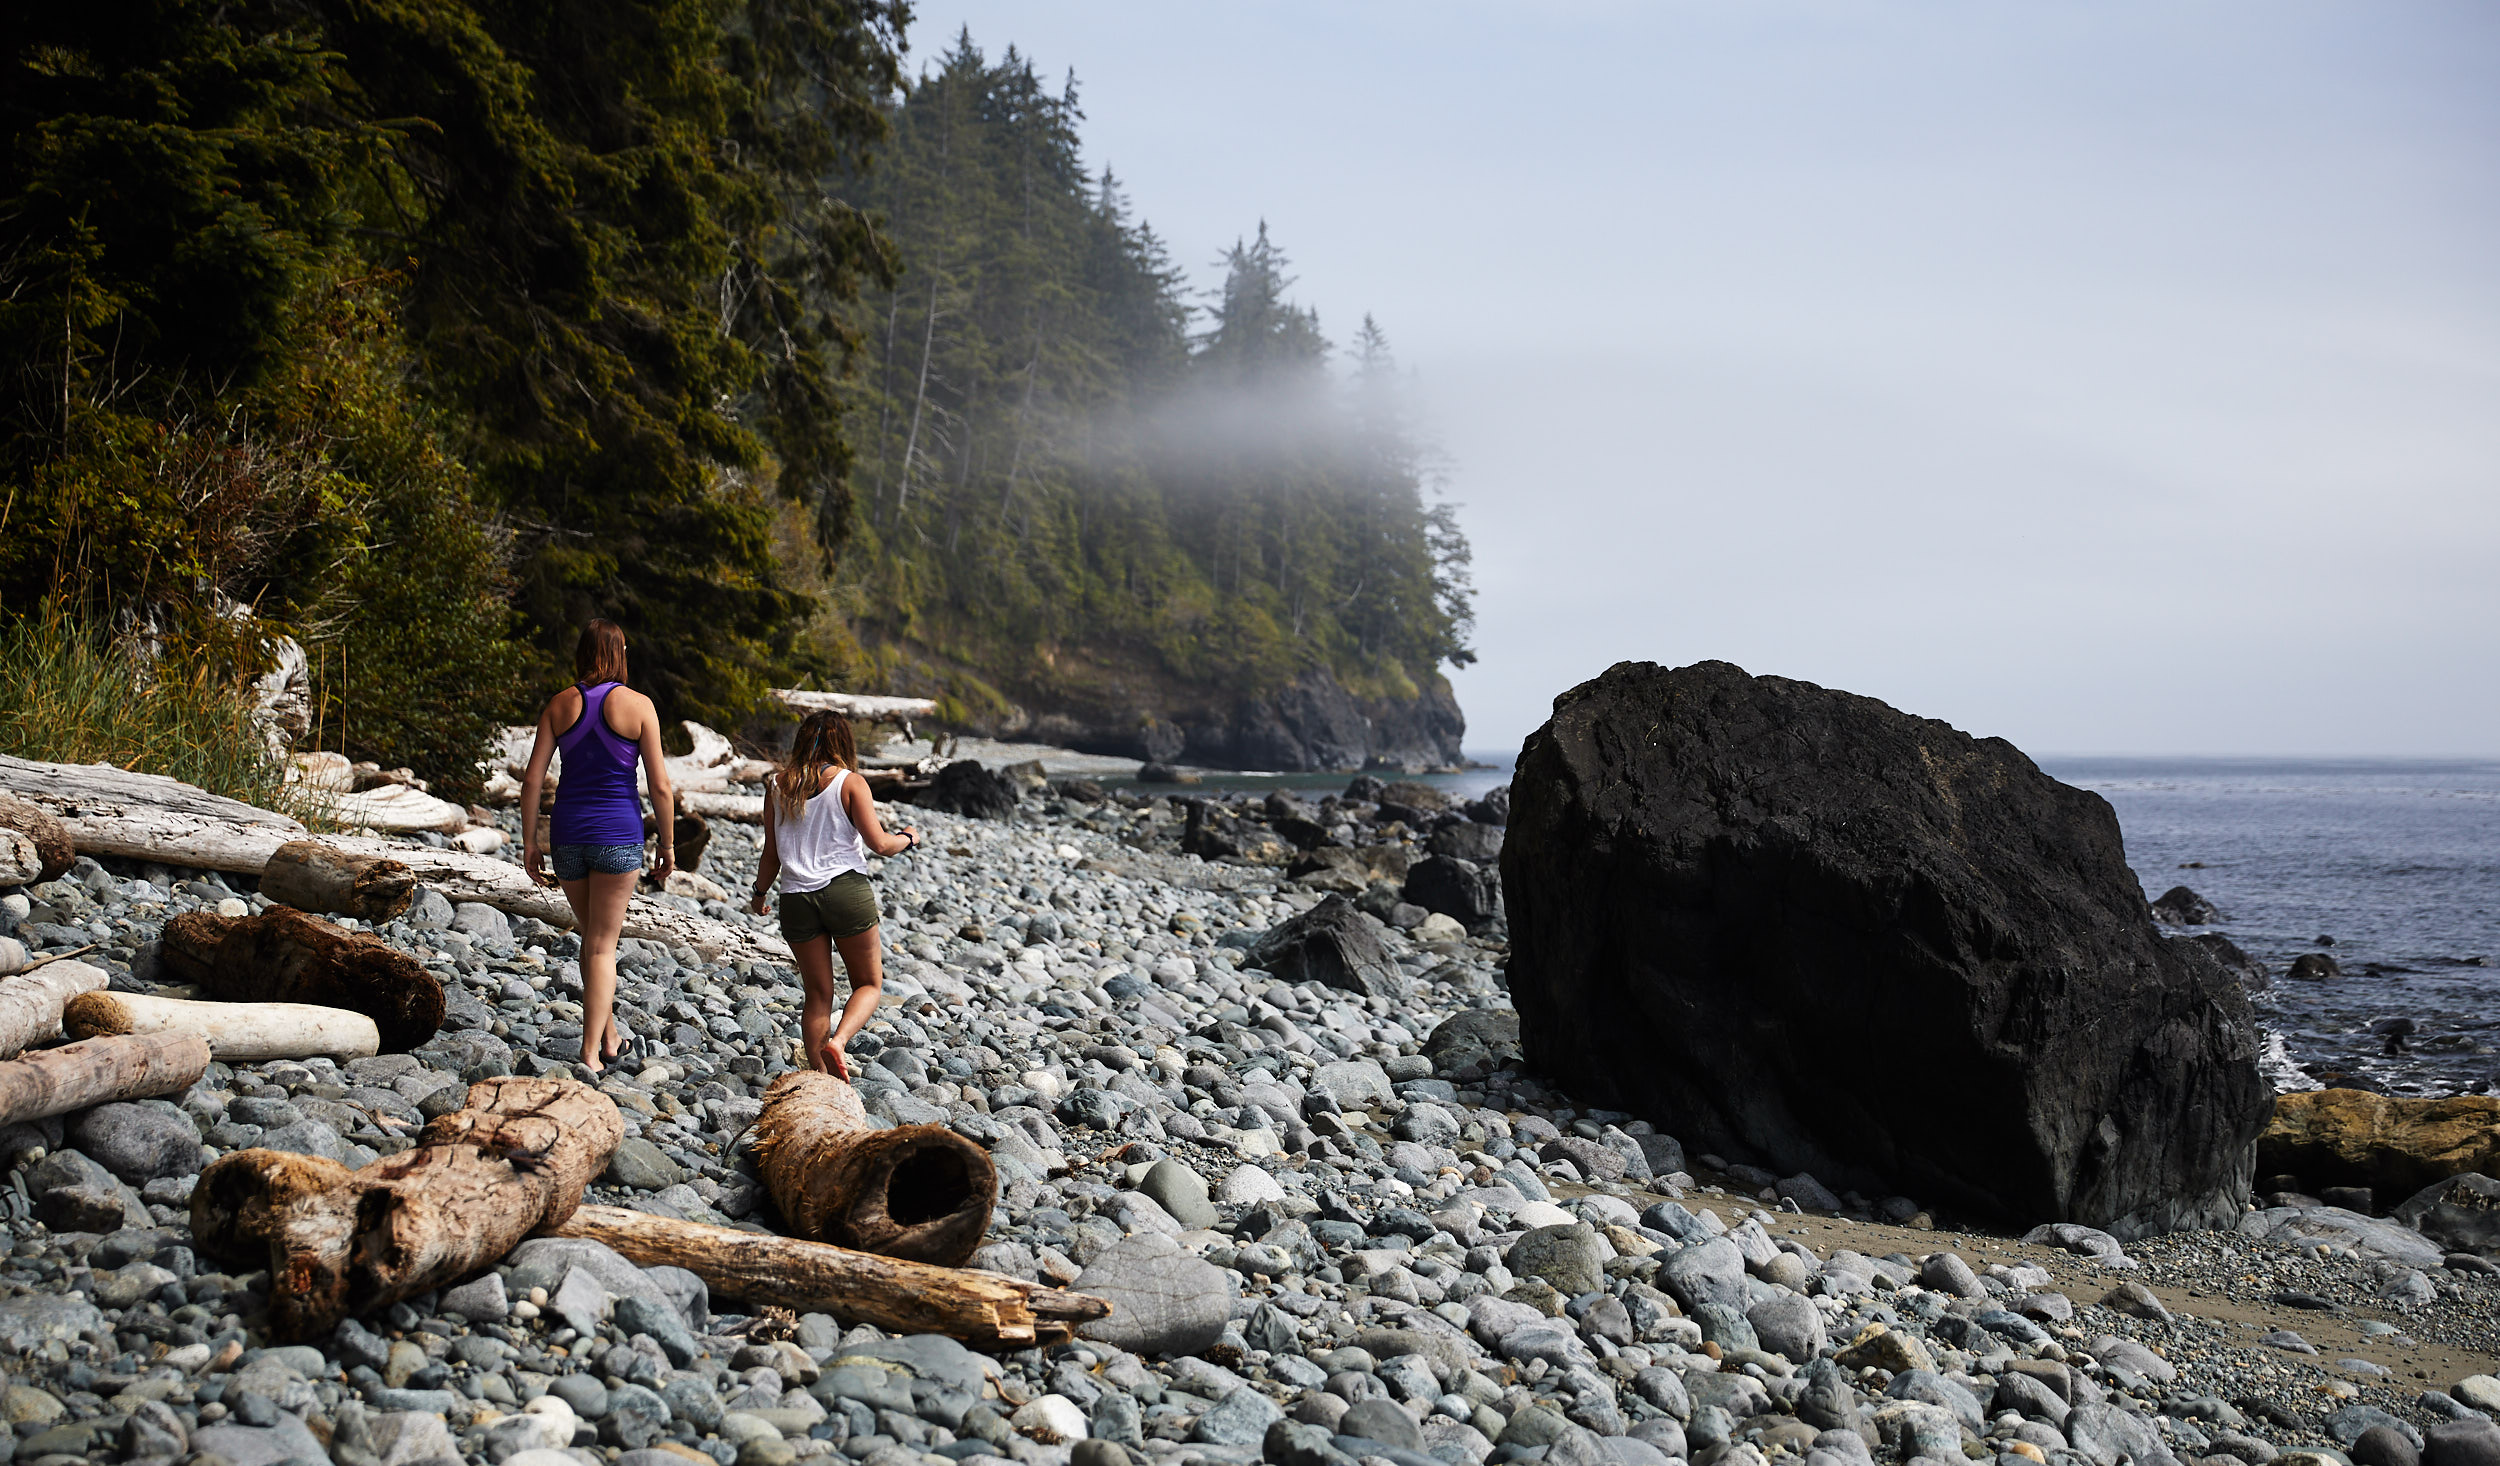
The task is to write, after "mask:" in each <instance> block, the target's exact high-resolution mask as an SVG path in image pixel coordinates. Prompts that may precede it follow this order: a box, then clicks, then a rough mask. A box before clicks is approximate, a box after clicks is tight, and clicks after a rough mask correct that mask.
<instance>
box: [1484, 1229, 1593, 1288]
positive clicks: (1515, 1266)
mask: <svg viewBox="0 0 2500 1466" xmlns="http://www.w3.org/2000/svg"><path fill="white" fill-rule="evenodd" d="M1504 1265H1505V1266H1507V1267H1509V1269H1510V1270H1511V1271H1512V1272H1513V1273H1515V1274H1517V1275H1519V1276H1521V1277H1526V1278H1543V1279H1544V1280H1545V1281H1546V1282H1547V1283H1548V1284H1549V1285H1551V1286H1552V1287H1553V1289H1554V1291H1555V1292H1557V1293H1560V1294H1562V1295H1563V1296H1564V1297H1566V1298H1571V1297H1576V1296H1578V1295H1579V1294H1582V1293H1587V1292H1592V1291H1594V1290H1596V1289H1599V1288H1602V1287H1604V1286H1606V1255H1605V1250H1604V1249H1603V1248H1602V1247H1600V1246H1599V1245H1598V1241H1597V1229H1596V1228H1594V1227H1592V1226H1590V1225H1589V1224H1588V1223H1586V1222H1572V1223H1569V1224H1567V1225H1557V1226H1551V1227H1535V1228H1531V1229H1530V1230H1529V1231H1528V1232H1527V1233H1526V1235H1524V1236H1522V1237H1521V1238H1520V1239H1519V1240H1518V1241H1516V1242H1514V1243H1512V1244H1511V1247H1510V1253H1509V1256H1508V1257H1506V1258H1505V1259H1504Z"/></svg>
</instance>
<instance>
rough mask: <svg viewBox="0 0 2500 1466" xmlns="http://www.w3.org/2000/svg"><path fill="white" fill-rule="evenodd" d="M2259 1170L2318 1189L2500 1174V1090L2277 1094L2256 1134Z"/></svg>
mask: <svg viewBox="0 0 2500 1466" xmlns="http://www.w3.org/2000/svg"><path fill="white" fill-rule="evenodd" d="M2257 1170H2258V1173H2259V1174H2260V1175H2266V1176H2278V1175H2280V1176H2298V1177H2299V1178H2300V1182H2301V1186H2302V1187H2303V1188H2304V1189H2305V1190H2308V1191H2310V1192H2311V1193H2313V1194H2314V1193H2315V1192H2316V1191H2317V1190H2318V1189H2319V1188H2321V1187H2326V1186H2367V1187H2369V1188H2370V1189H2371V1191H2373V1192H2374V1193H2376V1194H2377V1195H2379V1196H2382V1197H2398V1196H2411V1195H2412V1194H2414V1193H2415V1192H2417V1191H2420V1190H2421V1189H2422V1188H2424V1187H2426V1186H2429V1185H2431V1184H2432V1183H2434V1182H2437V1181H2441V1180H2445V1179H2446V1178H2448V1177H2450V1176H2454V1175H2458V1174H2461V1173H2463V1172H2467V1171H2479V1172H2481V1173H2482V1174H2484V1175H2486V1176H2492V1177H2500V1096H2493V1095H2487V1094H2459V1095H2449V1096H2446V1097H2444V1098H2439V1099H2406V1098H2402V1097H2399V1096H2396V1095H2386V1094H2371V1093H2368V1092H2367V1091H2364V1090H2358V1089H2319V1090H2311V1091H2309V1092H2307V1093H2305V1094H2287V1095H2282V1096H2279V1097H2278V1098H2277V1099H2276V1100H2275V1102H2274V1120H2273V1123H2271V1124H2269V1125H2268V1126H2267V1127H2266V1131H2265V1134H2263V1135H2262V1136H2260V1137H2258V1140H2257Z"/></svg>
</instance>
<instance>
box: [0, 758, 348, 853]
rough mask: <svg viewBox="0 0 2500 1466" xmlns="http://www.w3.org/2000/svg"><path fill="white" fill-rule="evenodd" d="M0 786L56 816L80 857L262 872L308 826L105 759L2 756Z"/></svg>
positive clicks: (302, 834)
mask: <svg viewBox="0 0 2500 1466" xmlns="http://www.w3.org/2000/svg"><path fill="white" fill-rule="evenodd" d="M0 789H6V790H8V791H10V792H11V793H13V794H16V795H17V796H18V797H19V798H20V799H23V800H25V801H26V802H28V803H30V804H33V805H35V806H36V807H37V808H39V809H42V810H44V811H46V812H48V813H50V814H52V815H53V816H54V817H56V818H57V819H59V820H60V822H61V824H62V826H63V828H64V829H65V830H66V831H67V832H68V834H69V838H70V841H71V843H72V844H74V845H75V846H76V847H77V849H78V853H79V854H82V855H120V856H126V857H128V858H130V859H133V860H153V861H161V862H163V863H164V864H166V865H187V866H194V867H197V868H199V869H202V870H238V871H241V870H248V871H257V870H259V869H260V868H261V867H262V866H264V865H267V864H268V863H269V857H270V855H271V853H272V852H274V851H276V850H277V848H278V847H279V846H281V845H283V844H285V843H286V842H287V841H289V840H301V839H303V838H304V827H303V826H302V825H300V824H298V823H296V822H295V821H294V820H291V819H289V818H287V817H286V816H285V815H282V814H277V813H274V812H272V811H270V810H266V809H260V808H258V807H256V806H253V805H249V804H245V803H243V802H242V801H241V800H239V799H226V798H223V797H221V796H219V795H215V794H211V793H208V792H207V791H206V790H203V789H199V788H196V787H194V786H192V785H189V784H185V783H183V782H182V781H181V780H180V779H168V778H164V777H161V776H159V775H156V774H134V773H131V772H130V771H128V770H126V769H114V768H107V767H105V766H104V765H102V764H47V763H37V762H34V761H32V760H29V759H20V758H8V757H6V756H0ZM63 864H64V867H65V868H66V865H67V862H63Z"/></svg>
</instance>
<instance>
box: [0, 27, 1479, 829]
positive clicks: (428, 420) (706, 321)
mask: <svg viewBox="0 0 2500 1466" xmlns="http://www.w3.org/2000/svg"><path fill="white" fill-rule="evenodd" d="M907 20H908V11H907V9H906V7H905V6H903V5H901V4H899V3H878V0H845V3H810V0H701V3H697V0H660V3H653V4H646V5H642V6H638V7H634V8H631V9H618V8H615V7H589V6H575V5H564V4H556V5H545V4H537V3H532V4H526V5H523V4H494V3H462V0H396V3H391V4H385V5H378V6H377V5H353V6H350V5H344V4H334V3H323V0H302V3H295V0H245V3H228V4H219V5H208V4H192V3H178V0H177V3H161V4H153V5H135V6H114V5H105V6H80V7H19V8H17V9H15V10H13V11H12V12H11V14H10V17H9V18H8V19H7V20H5V21H0V65H5V68H6V70H5V83H0V361H5V364H6V366H7V371H6V372H5V374H0V605H4V606H5V610H4V611H0V623H5V624H0V633H4V634H5V636H6V637H7V638H8V639H9V640H8V643H7V647H6V649H5V653H4V655H5V658H6V659H8V660H9V664H10V665H11V667H12V668H13V669H15V668H17V667H20V666H25V665H31V664H32V662H33V661H36V660H41V658H32V659H30V657H29V655H28V653H27V649H28V648H29V647H41V648H44V649H46V652H47V655H48V654H49V653H50V652H51V651H57V648H58V647H59V646H60V645H61V644H63V643H65V642H74V643H77V644H79V645H80V646H82V647H84V648H86V649H87V650H88V651H90V652H91V653H92V654H93V657H94V658H103V659H105V660H108V661H109V660H112V659H114V658H121V659H124V660H126V661H131V662H132V664H133V667H134V670H136V671H138V672H140V673H141V674H143V676H144V678H145V681H146V682H147V684H148V685H150V686H160V685H174V684H176V683H179V684H180V685H181V686H183V687H186V688H190V689H192V690H193V691H194V692H197V690H198V689H199V688H201V687H203V686H207V685H210V684H216V685H224V686H233V687H240V686H241V685H242V684H243V683H245V682H246V681H247V680H248V679H250V678H252V677H254V676H257V675H260V674H262V673H264V672H266V671H267V670H268V666H267V658H268V647H269V644H270V643H269V638H270V637H271V636H273V635H275V634H277V633H284V634H287V635H291V636H293V637H295V638H297V639H298V640H299V641H300V642H301V643H302V644H303V645H304V647H305V648H306V649H307V653H308V657H309V663H310V667H309V677H310V682H311V691H312V694H313V698H314V702H313V707H312V709H311V713H310V716H309V719H308V722H309V725H310V726H309V728H308V730H307V731H306V733H305V734H304V736H303V737H302V738H301V739H299V741H298V746H299V747H304V746H316V745H317V746H321V747H328V748H336V749H339V750H341V751H343V752H346V753H348V754H349V755H350V756H352V757H355V758H360V759H361V758H370V759H374V760H376V761H378V762H380V763H382V764H383V765H385V766H392V765H400V764H406V765H411V766H414V767H416V768H417V769H418V770H419V772H420V773H424V774H427V775H428V776H430V777H433V778H436V779H438V780H442V781H446V782H447V783H448V784H449V785H450V786H451V787H452V788H453V789H455V790H456V789H458V788H460V787H461V786H462V785H463V784H464V783H465V781H466V780H467V779H468V778H469V777H471V776H472V774H473V769H472V767H471V762H470V761H471V760H472V759H473V758H474V756H475V753H476V750H477V749H478V747H479V745H480V744H481V742H482V740H483V739H484V737H485V735H486V734H487V732H488V731H489V730H490V729H491V728H493V727H494V726H495V725H498V724H501V723H504V722H508V721H513V720H516V719H526V717H527V716H529V714H530V713H531V711H532V710H533V709H534V707H535V701H536V699H537V698H539V697H542V696H543V695H544V693H545V691H546V689H547V688H548V687H550V686H552V685H554V684H555V683H556V682H557V681H559V680H561V678H562V676H563V653H564V651H565V650H566V649H567V648H568V647H569V645H570V640H571V637H572V634H573V632H574V631H575V630H576V629H577V627H578V625H579V623H580V622H581V620H583V619H584V618H586V617H588V616H591V615H598V614H605V615H609V616H613V617H615V618H616V619H617V620H619V621H620V622H622V623H624V624H625V625H626V627H627V628H628V633H629V635H630V637H631V638H632V641H633V649H634V670H635V682H636V683H637V685H639V686H642V687H643V688H645V689H646V690H647V691H649V692H650V693H651V694H652V695H653V696H654V697H655V698H656V699H657V700H658V701H659V703H660V706H661V709H662V711H663V713H664V715H666V716H667V717H668V718H670V719H671V720H674V719H676V718H681V717H682V718H695V719H698V720H701V721H705V722H708V723H712V724H715V725H717V726H723V727H729V728H740V727H759V728H760V727H761V726H763V724H762V723H761V722H759V721H757V720H758V717H759V715H761V714H764V713H766V712H767V707H766V703H767V700H766V697H765V693H766V689H768V688H770V687H773V686H789V685H802V686H805V685H815V686H824V687H839V688H849V689H854V690H864V691H894V692H911V693H921V694H925V695H932V696H937V697H940V698H941V699H942V700H943V702H944V705H945V708H946V712H947V715H948V717H949V718H950V719H951V720H953V721H954V722H956V723H957V724H959V725H960V726H964V727H967V728H975V729H979V730H982V731H994V732H1005V733H1025V734H1030V735H1041V736H1049V737H1054V738H1057V739H1060V740H1062V741H1069V742H1074V743H1077V744H1079V745H1081V746H1088V747H1096V748H1103V749H1114V748H1117V749H1122V750H1125V751H1129V752H1133V753H1137V754H1139V755H1141V756H1145V755H1151V756H1157V757H1165V758H1171V757H1184V758H1189V759H1193V760H1197V761H1205V762H1211V763H1219V764H1222V763H1231V764H1247V765H1252V766H1268V767H1277V766H1281V767H1307V766H1318V765H1338V764H1347V763H1361V762H1364V761H1366V760H1380V761H1387V762H1446V761H1448V760H1450V759H1452V758H1454V757H1455V756H1456V752H1457V737H1458V733H1459V731H1460V727H1461V725H1460V722H1459V719H1458V713H1457V708H1456V705H1455V703H1454V702H1453V701H1452V699H1451V698H1450V695H1449V690H1448V684H1447V682H1446V681H1445V680H1444V678H1443V677H1442V675H1441V669H1442V667H1443V666H1444V665H1445V664H1452V665H1454V664H1460V663H1463V662H1464V661H1465V660H1466V659H1467V658H1468V655H1469V654H1468V651H1467V647H1466V640H1465V638H1466V632H1467V629H1468V595H1467V587H1466V579H1465V565H1466V546H1465V543H1464V540H1463V539H1462V538H1461V537H1460V535H1459V534H1458V531H1457V528H1456V525H1455V523H1454V522H1453V520H1452V518H1451V515H1450V512H1449V510H1448V508H1447V506H1446V505H1443V504H1440V503H1438V502H1436V501H1435V500H1434V498H1433V496H1432V494H1431V492H1430V485H1429V483H1428V479H1429V472H1430V470H1429V464H1428V462H1427V459H1426V454H1425V452H1424V450H1423V448H1422V447H1421V446H1420V445H1419V444H1418V443H1417V441H1416V440H1415V437H1414V435H1413V434H1412V432H1411V431H1410V429H1409V427H1408V426H1407V423H1406V420H1405V417H1404V412H1403V409H1402V407H1401V403H1400V393H1399V390H1398V382H1399V377H1398V373H1397V371H1396V369H1395V367H1394V365H1393V363H1392V360H1391V358H1390V355H1389V351H1388V345H1387V340H1386V338H1385V336H1384V335H1383V333H1382V332H1381V331H1380V330H1378V329H1377V328H1376V327H1374V326H1373V325H1372V324H1371V323H1370V322H1369V321H1368V320H1366V321H1364V322H1363V323H1362V325H1361V327H1360V328H1359V329H1358V330H1356V331H1354V332H1353V333H1352V334H1351V336H1350V338H1349V339H1348V340H1347V342H1346V344H1345V345H1344V346H1343V347H1342V348H1340V349H1337V350H1335V351H1333V352H1332V349H1331V347H1330V344H1329V342H1328V341H1327V339H1326V338H1325V336H1324V335H1323V334H1322V330H1321V326H1320V322H1319V321H1318V319H1317V318H1316V316H1315V315H1314V314H1313V313H1312V312H1311V311H1309V310H1307V309H1303V308H1301V307H1298V306H1296V305H1295V304H1293V303H1292V301H1291V297H1290V294H1289V287H1290V277H1289V274H1288V272H1287V265H1286V260H1285V257H1284V254H1283V251H1282V250H1281V249H1280V248H1278V247H1277V246H1276V245H1275V244H1274V243H1272V242H1271V241H1270V240H1269V239H1268V238H1267V236H1266V233H1265V230H1264V228H1263V227H1262V226H1259V225H1257V223H1256V220H1255V204H1252V203H1246V204H1245V208H1246V210H1249V211H1251V212H1252V217H1251V218H1250V219H1249V220H1248V221H1246V223H1247V227H1245V230H1244V237H1243V242H1242V243H1241V244H1240V245H1239V246H1238V247H1236V248H1235V249H1234V250H1233V251H1232V252H1231V254H1230V256H1229V258H1228V259H1226V260H1225V261H1223V262H1222V264H1223V274H1224V279H1223V284H1222V288H1221V290H1220V292H1199V291H1193V290H1192V288H1191V287H1190V286H1189V284H1188V283H1187V280H1186V277H1185V273H1184V271H1183V270H1182V269H1181V268H1180V267H1179V266H1178V265H1177V264H1176V263H1175V262H1174V261H1172V260H1171V259H1170V258H1169V257H1168V254H1167V252H1166V250H1165V249H1164V247H1163V246H1162V245H1161V244H1160V243H1159V242H1158V240H1157V239H1156V237H1155V235H1154V234H1153V233H1152V231H1151V230H1150V229H1148V228H1147V227H1146V225H1145V224H1144V223H1143V222H1141V221H1140V220H1138V219H1137V218H1136V217H1134V215H1133V214H1132V212H1131V209H1130V207H1129V205H1128V203H1127V202H1126V200H1125V199H1124V198H1123V196H1122V195H1121V192H1120V190H1119V188H1118V187H1117V185H1116V183H1115V181H1114V180H1113V178H1112V177H1111V176H1110V174H1109V173H1108V172H1107V171H1102V172H1094V171H1089V168H1088V165H1087V164H1086V162H1085V161H1084V159H1083V157H1082V153H1081V147H1080V135H1079V126H1080V123H1081V120H1082V118H1081V113H1080V112H1079V109H1078V107H1077V104H1076V97H1075V93H1074V85H1073V83H1072V82H1070V83H1062V84H1059V85H1056V86H1053V85H1047V84H1045V83H1044V82H1043V80H1042V79H1041V78H1040V77H1039V76H1038V75H1037V73H1036V71H1035V68H1034V67H1033V66H1032V65H1031V64H1030V63H1029V62H1027V61H1026V60H1025V59H1024V58H1022V57H1020V56H1019V55H1018V54H1017V53H1016V52H1014V51H1013V50H1012V49H1011V50H1009V51H1007V52H1005V53H1004V54H1003V55H1002V56H1000V57H999V58H997V59H991V58H988V57H985V56H984V55H983V54H982V53H981V52H980V51H979V50H978V49H977V48H976V47H975V46H974V45H973V44H972V42H971V40H970V38H969V37H964V38H958V39H957V40H955V41H954V42H953V43H952V44H951V46H950V47H949V48H948V49H946V50H945V51H944V53H943V54H942V55H941V56H939V57H937V58H936V59H935V60H934V61H932V62H931V63H929V64H927V65H926V67H925V69H924V70H923V71H922V73H921V74H920V75H919V76H918V77H916V78H912V77H907V76H906V73H905V67H904V60H903V58H904V54H905V42H906V35H905V26H906V22H907ZM244 612H248V616H246V615H243V614H240V613H244ZM176 669H179V673H180V675H179V676H176V675H174V674H175V671H176ZM13 675H14V673H13ZM25 721H26V719H25V718H23V717H21V718H20V723H21V725H23V724H24V723H25ZM21 731H22V727H21ZM14 751H20V752H35V753H38V754H39V753H40V752H41V750H40V749H30V748H27V747H26V746H25V739H24V738H23V737H21V738H19V739H18V740H17V746H16V748H15V750H14Z"/></svg>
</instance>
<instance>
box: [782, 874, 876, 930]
mask: <svg viewBox="0 0 2500 1466" xmlns="http://www.w3.org/2000/svg"><path fill="white" fill-rule="evenodd" d="M876 924H877V892H876V888H875V887H873V886H871V885H869V884H868V877H867V876H866V875H864V874H862V873H861V872H859V871H855V870H846V871H844V872H842V874H840V875H838V876H835V877H834V878H833V879H832V880H830V881H827V882H826V883H825V884H824V885H822V886H820V887H818V888H817V889H815V890H813V891H797V892H791V891H784V892H782V893H781V939H782V940H783V941H785V942H788V943H790V944H791V945H792V946H796V945H798V944H799V943H801V942H812V941H814V940H816V939H817V938H818V937H831V938H833V939H834V940H835V941H841V940H842V939H844V938H845V937H855V936H858V935H859V934H860V933H861V932H864V931H867V930H869V929H870V928H872V927H874V926H875V925H876Z"/></svg>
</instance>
